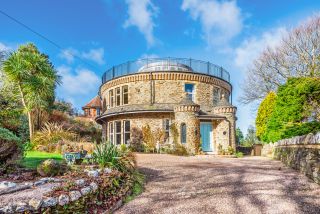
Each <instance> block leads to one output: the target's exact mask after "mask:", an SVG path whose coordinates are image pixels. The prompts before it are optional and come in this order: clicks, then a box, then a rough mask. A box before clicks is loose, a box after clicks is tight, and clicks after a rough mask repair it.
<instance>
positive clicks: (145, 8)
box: [124, 0, 159, 46]
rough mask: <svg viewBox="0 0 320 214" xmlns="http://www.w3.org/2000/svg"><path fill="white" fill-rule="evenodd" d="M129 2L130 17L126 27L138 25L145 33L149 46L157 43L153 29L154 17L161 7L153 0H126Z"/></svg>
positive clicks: (125, 24)
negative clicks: (152, 0)
mask: <svg viewBox="0 0 320 214" xmlns="http://www.w3.org/2000/svg"><path fill="white" fill-rule="evenodd" d="M126 3H127V4H128V15H129V17H128V19H127V20H126V21H125V23H124V27H125V28H127V27H130V26H136V27H137V28H138V29H139V31H140V32H141V33H142V34H143V35H144V37H145V39H146V40H147V43H148V45H149V46H153V45H154V44H155V37H154V35H153V29H154V27H155V24H154V20H153V18H154V17H155V16H157V14H158V11H159V9H158V8H157V7H156V6H155V5H154V4H153V3H152V2H151V0H126Z"/></svg>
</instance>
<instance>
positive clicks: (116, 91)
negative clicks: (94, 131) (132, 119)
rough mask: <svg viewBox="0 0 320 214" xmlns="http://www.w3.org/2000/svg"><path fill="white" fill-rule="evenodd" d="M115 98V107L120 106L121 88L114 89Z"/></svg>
mask: <svg viewBox="0 0 320 214" xmlns="http://www.w3.org/2000/svg"><path fill="white" fill-rule="evenodd" d="M118 89H119V90H118ZM118 91H119V93H118ZM115 98H116V99H115V101H116V102H115V104H116V106H121V87H116V88H115ZM118 98H119V104H118Z"/></svg>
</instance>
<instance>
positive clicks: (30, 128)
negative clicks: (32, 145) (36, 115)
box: [27, 111, 33, 141]
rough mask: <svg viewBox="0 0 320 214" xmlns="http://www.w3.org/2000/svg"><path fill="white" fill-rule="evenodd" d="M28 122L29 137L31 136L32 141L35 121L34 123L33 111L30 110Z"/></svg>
mask: <svg viewBox="0 0 320 214" xmlns="http://www.w3.org/2000/svg"><path fill="white" fill-rule="evenodd" d="M27 114H28V122H29V137H30V141H31V139H32V137H33V123H32V116H31V112H30V111H28V113H27Z"/></svg>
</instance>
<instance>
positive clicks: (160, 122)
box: [96, 58, 236, 154]
mask: <svg viewBox="0 0 320 214" xmlns="http://www.w3.org/2000/svg"><path fill="white" fill-rule="evenodd" d="M99 95H100V98H101V102H102V111H101V114H100V115H99V116H97V117H96V122H97V123H99V124H101V125H102V127H103V137H104V138H105V139H106V140H108V141H110V142H112V143H114V144H117V145H120V144H129V143H130V141H131V137H132V136H133V134H132V131H133V130H141V129H142V128H143V127H144V126H147V125H149V127H150V129H151V131H152V132H155V131H156V130H163V132H165V138H164V142H160V143H173V141H174V138H173V136H172V133H171V130H172V129H171V128H170V127H172V126H175V127H176V130H178V134H179V137H178V142H176V143H181V144H182V145H184V146H186V148H188V150H189V151H190V152H192V153H195V152H196V151H198V149H199V148H201V149H202V151H204V152H207V153H213V154H214V153H217V150H218V146H219V145H221V146H222V147H223V148H227V147H228V146H231V147H233V148H235V146H236V143H235V142H236V140H235V127H236V125H235V123H236V116H235V114H236V107H234V106H232V104H231V103H230V102H229V100H231V99H232V97H231V96H232V86H231V84H230V75H229V73H228V72H227V71H226V70H224V69H223V68H222V67H219V66H216V65H214V64H211V63H210V62H203V61H199V60H193V59H180V58H179V59H177V58H163V59H142V60H137V61H132V62H127V63H124V64H121V65H118V66H115V67H112V68H111V69H109V70H107V71H106V72H105V73H104V75H103V77H102V85H101V86H100V90H99ZM133 128H135V129H133Z"/></svg>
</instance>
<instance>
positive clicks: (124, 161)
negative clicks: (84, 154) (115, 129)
mask: <svg viewBox="0 0 320 214" xmlns="http://www.w3.org/2000/svg"><path fill="white" fill-rule="evenodd" d="M92 157H93V160H94V162H96V163H98V164H99V166H100V167H101V168H104V167H109V168H113V169H117V170H119V171H121V172H126V171H131V170H133V169H134V165H135V162H134V161H135V159H134V156H133V154H131V153H126V154H123V153H121V152H120V151H119V150H118V148H117V147H116V146H115V145H113V144H112V143H102V144H99V145H96V149H95V150H94V151H93V154H92Z"/></svg>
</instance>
